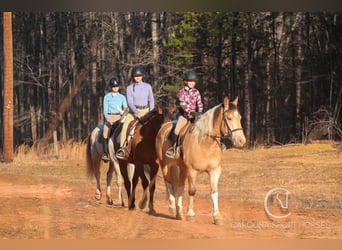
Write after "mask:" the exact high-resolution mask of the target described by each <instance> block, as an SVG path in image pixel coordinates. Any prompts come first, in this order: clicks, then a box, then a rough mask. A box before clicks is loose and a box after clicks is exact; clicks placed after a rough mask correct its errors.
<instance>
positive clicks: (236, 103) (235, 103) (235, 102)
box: [233, 96, 239, 107]
mask: <svg viewBox="0 0 342 250" xmlns="http://www.w3.org/2000/svg"><path fill="white" fill-rule="evenodd" d="M238 102H239V97H238V96H237V97H236V98H235V100H234V101H233V104H234V105H235V106H236V107H237V105H238Z"/></svg>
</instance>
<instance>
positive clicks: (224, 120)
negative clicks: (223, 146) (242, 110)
mask: <svg viewBox="0 0 342 250" xmlns="http://www.w3.org/2000/svg"><path fill="white" fill-rule="evenodd" d="M227 112H228V110H225V111H223V114H222V116H223V119H222V121H221V124H220V131H221V134H220V135H209V137H211V138H213V139H215V141H216V142H217V143H218V144H219V145H220V143H221V142H220V140H221V139H225V138H227V139H229V138H231V137H232V136H233V133H234V132H237V131H240V130H243V128H242V127H240V128H235V129H231V128H230V127H229V123H228V120H227V117H226V113H227ZM223 125H225V126H226V127H227V128H228V133H227V134H226V135H225V134H223V133H222V126H223Z"/></svg>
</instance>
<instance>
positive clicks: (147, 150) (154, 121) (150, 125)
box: [114, 106, 174, 213]
mask: <svg viewBox="0 0 342 250" xmlns="http://www.w3.org/2000/svg"><path fill="white" fill-rule="evenodd" d="M173 111H174V110H173V109H172V108H171V109H161V108H160V107H159V106H157V107H156V109H155V110H152V111H150V112H149V113H147V114H146V115H145V116H144V117H143V118H142V119H141V120H140V121H139V123H138V124H137V125H136V127H135V134H134V136H133V138H132V139H131V142H130V143H131V145H130V150H129V155H128V158H127V160H121V159H118V160H119V164H120V170H121V174H122V177H123V179H124V184H125V188H126V191H127V195H128V209H129V210H133V209H135V190H136V186H137V183H138V180H139V177H140V179H141V182H142V186H143V190H144V191H143V196H142V199H141V201H140V203H139V208H140V209H144V208H145V207H146V203H147V188H148V187H149V193H150V195H149V205H148V207H149V213H155V210H154V206H153V197H154V191H155V187H156V186H155V178H156V175H157V172H158V169H159V165H158V164H157V162H156V160H157V156H156V148H155V139H156V136H157V133H158V131H159V129H160V127H161V125H162V124H163V123H165V122H168V121H171V113H172V112H173ZM119 133H120V131H119V130H115V131H114V137H115V138H117V136H118V135H119ZM128 133H129V131H128ZM118 147H119V143H118V140H115V149H117V148H118ZM132 164H133V165H134V173H133V177H132V178H130V177H129V173H128V168H127V167H128V166H129V165H132ZM147 165H148V166H149V170H148V172H149V179H150V181H149V180H148V179H147V178H146V176H145V170H146V168H145V167H146V166H147ZM130 179H131V181H130Z"/></svg>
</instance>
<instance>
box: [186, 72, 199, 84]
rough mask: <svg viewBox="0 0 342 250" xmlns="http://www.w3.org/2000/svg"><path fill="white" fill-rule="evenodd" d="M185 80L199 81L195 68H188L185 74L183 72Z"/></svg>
mask: <svg viewBox="0 0 342 250" xmlns="http://www.w3.org/2000/svg"><path fill="white" fill-rule="evenodd" d="M183 80H185V81H195V82H197V81H198V77H197V74H196V72H195V71H193V70H188V71H185V72H184V74H183Z"/></svg>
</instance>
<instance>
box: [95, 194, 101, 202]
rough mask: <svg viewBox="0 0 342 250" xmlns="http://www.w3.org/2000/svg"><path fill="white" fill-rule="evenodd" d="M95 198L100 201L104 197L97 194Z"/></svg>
mask: <svg viewBox="0 0 342 250" xmlns="http://www.w3.org/2000/svg"><path fill="white" fill-rule="evenodd" d="M94 197H95V199H96V200H98V201H99V200H101V197H102V195H101V194H95V196H94Z"/></svg>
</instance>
